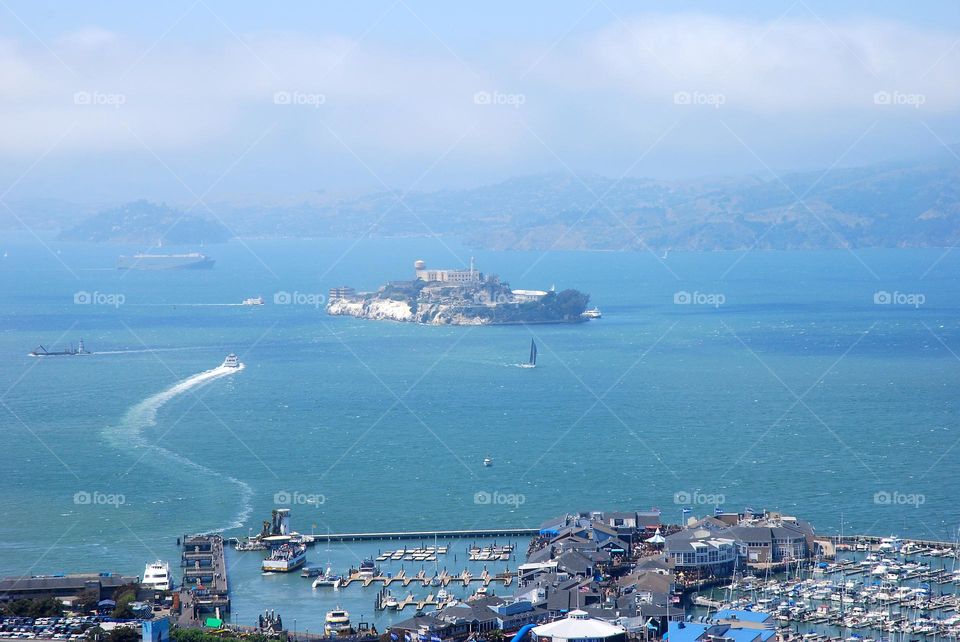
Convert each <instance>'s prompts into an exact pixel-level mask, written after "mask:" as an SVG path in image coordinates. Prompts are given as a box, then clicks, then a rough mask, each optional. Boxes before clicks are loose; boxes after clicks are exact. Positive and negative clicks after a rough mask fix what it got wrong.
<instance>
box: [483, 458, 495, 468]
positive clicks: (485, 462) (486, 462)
mask: <svg viewBox="0 0 960 642" xmlns="http://www.w3.org/2000/svg"><path fill="white" fill-rule="evenodd" d="M483 465H484V466H493V460H492V459H491V458H489V457H484V458H483Z"/></svg>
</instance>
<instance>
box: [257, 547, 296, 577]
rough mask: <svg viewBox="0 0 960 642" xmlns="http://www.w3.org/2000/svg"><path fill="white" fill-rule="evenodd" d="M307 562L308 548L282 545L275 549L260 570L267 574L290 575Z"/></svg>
mask: <svg viewBox="0 0 960 642" xmlns="http://www.w3.org/2000/svg"><path fill="white" fill-rule="evenodd" d="M306 561H307V547H306V546H304V545H303V544H282V545H280V546H277V547H276V548H274V549H273V551H271V553H270V557H268V558H267V559H265V560H263V563H262V564H261V565H260V568H261V569H263V571H264V572H267V573H289V572H290V571H295V570H297V569H298V568H300V567H301V566H303V565H304V564H305V563H306Z"/></svg>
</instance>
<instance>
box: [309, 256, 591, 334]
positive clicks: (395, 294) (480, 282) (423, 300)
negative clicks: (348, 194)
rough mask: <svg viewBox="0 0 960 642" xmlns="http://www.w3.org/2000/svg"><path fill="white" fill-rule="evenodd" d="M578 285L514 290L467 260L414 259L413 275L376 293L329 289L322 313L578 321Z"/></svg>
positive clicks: (433, 320) (451, 321) (463, 321)
mask: <svg viewBox="0 0 960 642" xmlns="http://www.w3.org/2000/svg"><path fill="white" fill-rule="evenodd" d="M589 300H590V296H589V295H588V294H584V293H583V292H580V291H578V290H572V289H569V290H563V291H561V292H557V291H556V290H555V289H554V288H551V289H550V290H514V289H511V287H510V284H509V283H507V282H505V281H501V280H500V278H499V277H498V276H497V275H495V274H484V273H483V272H480V271H478V270H477V269H476V267H475V266H474V261H473V259H472V258H471V259H470V266H469V268H467V269H433V268H428V267H427V264H426V263H425V262H424V261H422V260H418V261H416V262H414V278H413V279H411V280H409V281H389V282H387V283H386V284H384V285H382V286H381V287H380V288H379V289H378V290H377V291H376V292H357V291H355V290H354V289H353V288H351V287H346V286H344V287H337V288H332V289H331V290H330V297H329V299H328V303H327V314H331V315H347V316H353V317H358V318H361V319H376V320H389V321H408V322H414V323H423V324H429V325H507V324H535V323H536V324H539V323H580V322H583V321H585V320H587V319H588V318H589V317H590V313H589V312H588V311H587V309H586V308H587V303H588V302H589Z"/></svg>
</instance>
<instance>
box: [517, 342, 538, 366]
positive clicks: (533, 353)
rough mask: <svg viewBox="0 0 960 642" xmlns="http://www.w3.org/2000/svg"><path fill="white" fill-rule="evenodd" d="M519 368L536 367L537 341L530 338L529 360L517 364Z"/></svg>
mask: <svg viewBox="0 0 960 642" xmlns="http://www.w3.org/2000/svg"><path fill="white" fill-rule="evenodd" d="M519 365H520V367H521V368H536V367H537V342H536V341H534V340H533V339H530V360H529V361H527V362H526V363H521V364H519Z"/></svg>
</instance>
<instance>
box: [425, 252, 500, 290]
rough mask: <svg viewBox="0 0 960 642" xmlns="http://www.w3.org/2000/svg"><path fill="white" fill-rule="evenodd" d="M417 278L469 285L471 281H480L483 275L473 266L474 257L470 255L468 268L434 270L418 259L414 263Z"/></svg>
mask: <svg viewBox="0 0 960 642" xmlns="http://www.w3.org/2000/svg"><path fill="white" fill-rule="evenodd" d="M413 269H414V270H415V271H416V275H417V279H418V280H420V281H427V282H431V281H439V282H441V283H455V284H457V285H467V284H470V283H480V282H481V281H482V280H483V275H482V274H481V273H480V272H478V271H477V270H476V269H475V268H474V266H473V257H470V268H469V269H467V270H434V269H429V270H428V269H427V264H426V262H425V261H422V260H417V261H415V262H414V264H413Z"/></svg>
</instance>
